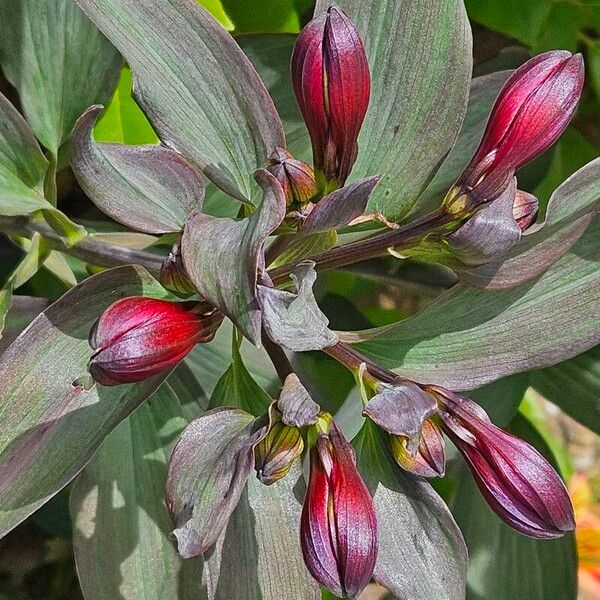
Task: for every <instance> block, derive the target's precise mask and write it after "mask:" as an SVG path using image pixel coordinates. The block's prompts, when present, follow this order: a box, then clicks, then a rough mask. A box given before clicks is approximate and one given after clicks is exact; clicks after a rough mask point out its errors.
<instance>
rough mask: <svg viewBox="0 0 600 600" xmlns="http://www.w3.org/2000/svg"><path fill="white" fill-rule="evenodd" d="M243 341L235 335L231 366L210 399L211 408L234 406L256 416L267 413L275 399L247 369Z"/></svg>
mask: <svg viewBox="0 0 600 600" xmlns="http://www.w3.org/2000/svg"><path fill="white" fill-rule="evenodd" d="M241 343H242V340H238V339H237V334H236V333H234V334H233V337H232V344H231V364H230V365H229V367H228V369H227V371H225V373H223V375H222V377H221V378H220V379H219V381H218V382H217V385H216V386H215V389H214V391H213V393H212V396H211V398H210V406H211V407H217V406H233V407H235V408H241V409H242V410H245V411H246V412H248V413H250V414H253V415H255V416H258V415H262V414H264V413H265V412H266V411H267V408H268V407H269V405H270V404H271V403H272V402H273V399H272V398H271V397H270V396H269V394H267V392H265V390H264V389H263V388H262V387H261V386H260V385H258V383H256V381H255V380H254V378H253V377H252V375H250V373H249V372H248V369H246V367H245V365H244V362H243V360H242V356H241V354H240V346H239V345H240V344H241Z"/></svg>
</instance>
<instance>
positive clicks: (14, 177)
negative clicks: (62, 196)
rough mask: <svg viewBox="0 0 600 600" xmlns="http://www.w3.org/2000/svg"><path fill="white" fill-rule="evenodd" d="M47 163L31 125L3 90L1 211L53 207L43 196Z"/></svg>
mask: <svg viewBox="0 0 600 600" xmlns="http://www.w3.org/2000/svg"><path fill="white" fill-rule="evenodd" d="M48 166H49V163H48V161H47V160H46V158H45V157H44V154H43V153H42V150H41V148H40V147H39V145H38V143H37V140H36V139H35V137H34V135H33V133H32V132H31V129H30V128H29V125H27V123H26V122H25V119H24V118H23V117H22V116H21V115H20V114H19V112H18V111H17V109H16V108H15V107H14V106H13V105H12V104H11V103H10V102H9V101H8V100H7V99H6V97H5V96H3V95H2V94H0V215H6V216H16V215H27V214H29V213H32V212H34V211H36V210H39V209H41V208H51V205H50V203H48V202H47V201H46V200H45V199H44V177H45V176H46V172H47V170H48Z"/></svg>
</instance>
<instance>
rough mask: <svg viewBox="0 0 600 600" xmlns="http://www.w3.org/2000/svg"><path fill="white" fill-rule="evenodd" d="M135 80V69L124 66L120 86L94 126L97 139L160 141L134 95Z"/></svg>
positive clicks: (139, 142)
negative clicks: (132, 95) (132, 89)
mask: <svg viewBox="0 0 600 600" xmlns="http://www.w3.org/2000/svg"><path fill="white" fill-rule="evenodd" d="M131 80H132V75H131V69H129V67H127V66H125V67H123V69H122V70H121V77H120V79H119V84H118V85H117V89H116V90H115V93H114V94H113V96H112V98H111V99H110V102H109V103H108V106H107V107H106V109H105V110H104V112H103V113H102V115H101V116H100V118H99V119H98V121H97V122H96V125H95V126H94V137H95V138H96V141H98V142H118V143H120V144H130V145H136V144H138V145H139V144H156V143H158V138H157V137H156V133H154V130H153V129H152V125H150V123H148V119H146V116H145V115H144V113H143V112H142V111H141V109H140V107H139V106H138V105H137V104H136V103H135V100H134V99H133V98H132V97H131V83H132V81H131Z"/></svg>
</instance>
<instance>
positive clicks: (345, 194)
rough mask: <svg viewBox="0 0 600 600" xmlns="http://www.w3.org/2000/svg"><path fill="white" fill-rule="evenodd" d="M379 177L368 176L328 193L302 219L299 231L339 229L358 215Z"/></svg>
mask: <svg viewBox="0 0 600 600" xmlns="http://www.w3.org/2000/svg"><path fill="white" fill-rule="evenodd" d="M379 180H380V177H379V176H378V175H375V176H374V177H368V178H367V179H363V180H361V181H357V182H356V183H351V184H350V185H347V186H345V187H343V188H341V189H339V190H335V191H334V192H331V194H328V195H327V196H325V197H324V198H322V199H321V200H319V202H318V203H317V204H316V206H315V207H314V208H313V209H312V210H311V211H310V213H309V214H308V216H307V217H306V220H305V221H304V223H303V225H302V228H301V229H300V233H302V234H310V233H316V232H324V231H327V230H329V229H339V228H340V227H343V226H345V225H348V224H349V223H350V222H351V221H353V220H354V219H356V218H357V217H360V216H361V215H362V214H363V213H364V212H365V209H366V208H367V204H368V202H369V197H370V196H371V194H372V192H373V188H374V187H375V186H376V185H377V183H378V182H379Z"/></svg>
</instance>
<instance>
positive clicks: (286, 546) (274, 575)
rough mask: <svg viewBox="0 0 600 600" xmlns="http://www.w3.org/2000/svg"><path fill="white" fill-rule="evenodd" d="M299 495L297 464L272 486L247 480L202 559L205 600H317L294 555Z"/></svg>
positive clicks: (301, 484)
mask: <svg viewBox="0 0 600 600" xmlns="http://www.w3.org/2000/svg"><path fill="white" fill-rule="evenodd" d="M304 493H305V487H304V482H303V480H302V472H301V467H300V464H299V462H298V461H296V463H295V464H294V465H292V467H291V470H290V472H289V473H288V474H287V475H286V476H285V477H284V478H283V479H281V480H280V481H278V482H276V483H274V484H273V485H270V486H266V485H263V484H261V483H260V482H259V481H258V480H257V479H256V478H255V477H251V478H250V479H249V480H248V484H247V486H246V488H245V490H244V491H243V493H242V495H241V497H240V501H239V503H238V505H237V507H236V509H235V510H234V511H233V514H232V515H231V518H230V519H229V523H228V525H227V528H226V529H225V531H224V532H223V534H222V536H221V538H220V539H219V541H218V542H217V545H216V548H215V550H214V553H213V554H212V555H211V556H210V557H208V559H207V565H206V575H207V580H208V587H209V594H210V595H209V597H210V598H211V600H230V599H232V598H236V599H237V598H252V600H271V599H275V598H276V599H277V600H320V598H321V592H320V590H319V586H318V585H317V583H316V581H314V579H312V577H311V576H310V575H309V573H308V571H307V569H306V567H305V566H304V562H303V560H302V554H301V551H300V542H299V539H298V531H299V530H300V511H301V507H300V502H299V501H298V496H300V498H301V497H303V495H304Z"/></svg>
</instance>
